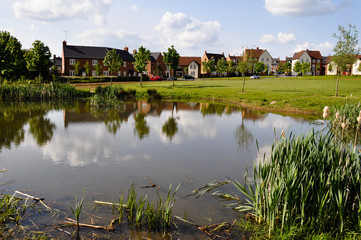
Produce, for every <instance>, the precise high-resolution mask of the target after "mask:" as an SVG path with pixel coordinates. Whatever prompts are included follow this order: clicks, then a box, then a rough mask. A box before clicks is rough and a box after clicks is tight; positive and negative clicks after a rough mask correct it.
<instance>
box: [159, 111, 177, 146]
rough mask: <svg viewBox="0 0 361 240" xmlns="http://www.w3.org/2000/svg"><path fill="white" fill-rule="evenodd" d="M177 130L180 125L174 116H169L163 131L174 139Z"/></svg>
mask: <svg viewBox="0 0 361 240" xmlns="http://www.w3.org/2000/svg"><path fill="white" fill-rule="evenodd" d="M177 131H178V126H177V121H176V119H175V118H174V117H173V116H172V117H169V118H168V120H167V121H166V122H165V123H164V124H163V126H162V133H164V134H165V135H167V137H168V138H169V140H172V139H173V137H174V135H175V134H176V133H177Z"/></svg>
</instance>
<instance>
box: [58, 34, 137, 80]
mask: <svg viewBox="0 0 361 240" xmlns="http://www.w3.org/2000/svg"><path fill="white" fill-rule="evenodd" d="M112 49H113V48H107V47H93V46H75V45H67V43H66V41H63V57H62V74H63V75H65V76H75V75H76V73H75V69H74V64H75V62H76V61H79V62H80V74H81V75H82V76H86V75H87V73H86V71H85V68H84V65H85V64H86V62H88V63H89V65H90V69H91V70H90V73H89V75H90V76H97V75H98V74H97V72H96V69H95V66H96V65H97V64H98V63H99V64H100V65H101V71H100V75H104V76H109V75H110V74H116V75H117V76H136V75H137V73H136V71H135V70H134V66H133V62H134V58H133V57H132V55H131V54H130V53H129V52H128V47H125V48H124V50H120V49H115V50H116V51H117V53H118V54H119V55H120V57H121V58H122V60H123V65H122V66H121V67H120V68H119V69H118V70H117V72H116V73H109V70H108V67H105V66H104V65H103V61H104V58H105V55H106V53H107V52H108V51H110V50H112Z"/></svg>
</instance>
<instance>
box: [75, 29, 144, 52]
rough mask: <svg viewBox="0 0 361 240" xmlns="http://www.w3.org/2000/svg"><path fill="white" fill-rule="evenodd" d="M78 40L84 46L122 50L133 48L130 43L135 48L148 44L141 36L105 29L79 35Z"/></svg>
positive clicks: (92, 30)
mask: <svg viewBox="0 0 361 240" xmlns="http://www.w3.org/2000/svg"><path fill="white" fill-rule="evenodd" d="M77 38H78V40H79V41H80V42H81V43H82V44H84V45H92V46H106V47H115V48H121V47H122V46H123V47H124V46H128V47H131V46H129V44H130V43H131V44H132V46H133V47H138V46H140V45H145V46H146V45H147V42H148V40H147V38H146V37H143V36H140V35H138V34H137V33H133V32H127V31H123V30H113V29H104V28H98V29H91V30H86V31H84V32H82V33H80V34H78V35H77Z"/></svg>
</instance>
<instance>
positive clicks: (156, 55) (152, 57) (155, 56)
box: [150, 52, 162, 62]
mask: <svg viewBox="0 0 361 240" xmlns="http://www.w3.org/2000/svg"><path fill="white" fill-rule="evenodd" d="M160 55H162V54H161V53H160V52H151V53H150V61H152V62H155V61H157V59H158V58H159V56H160Z"/></svg>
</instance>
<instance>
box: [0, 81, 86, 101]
mask: <svg viewBox="0 0 361 240" xmlns="http://www.w3.org/2000/svg"><path fill="white" fill-rule="evenodd" d="M84 94H85V93H84V92H81V91H79V90H76V89H75V87H74V86H71V85H70V84H59V83H51V84H37V85H28V84H1V85H0V100H3V101H8V100H11V101H14V100H23V101H42V100H63V99H74V98H76V97H82V96H84Z"/></svg>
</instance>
